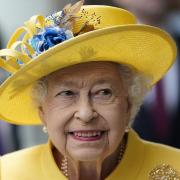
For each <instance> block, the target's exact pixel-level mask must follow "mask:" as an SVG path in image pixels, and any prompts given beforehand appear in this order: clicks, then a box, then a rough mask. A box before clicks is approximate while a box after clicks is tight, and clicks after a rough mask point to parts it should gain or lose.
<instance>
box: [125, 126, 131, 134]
mask: <svg viewBox="0 0 180 180" xmlns="http://www.w3.org/2000/svg"><path fill="white" fill-rule="evenodd" d="M130 129H131V127H130V126H129V125H128V126H126V128H125V133H128V132H129V131H130Z"/></svg>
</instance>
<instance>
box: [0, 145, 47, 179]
mask: <svg viewBox="0 0 180 180" xmlns="http://www.w3.org/2000/svg"><path fill="white" fill-rule="evenodd" d="M45 149H46V145H38V146H34V147H31V148H27V149H24V150H19V151H16V152H13V153H9V154H6V155H4V156H1V159H0V160H1V178H2V180H3V179H9V180H11V179H13V178H14V177H16V176H17V178H18V177H19V175H21V176H22V177H23V179H26V176H27V177H28V175H29V172H32V174H33V172H37V169H39V168H40V167H41V164H40V163H41V158H42V154H43V152H44V150H45ZM9 172H11V173H9Z"/></svg>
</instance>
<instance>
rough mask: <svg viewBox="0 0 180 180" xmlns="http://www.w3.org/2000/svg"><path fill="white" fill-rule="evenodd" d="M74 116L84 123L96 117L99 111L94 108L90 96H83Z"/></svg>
mask: <svg viewBox="0 0 180 180" xmlns="http://www.w3.org/2000/svg"><path fill="white" fill-rule="evenodd" d="M74 116H75V118H76V119H78V120H80V121H82V122H83V123H88V122H90V121H91V120H94V119H96V118H97V116H98V113H97V112H96V111H95V110H94V108H93V106H92V104H91V102H90V100H89V98H88V97H81V98H80V99H79V102H78V103H77V109H76V112H75V114H74Z"/></svg>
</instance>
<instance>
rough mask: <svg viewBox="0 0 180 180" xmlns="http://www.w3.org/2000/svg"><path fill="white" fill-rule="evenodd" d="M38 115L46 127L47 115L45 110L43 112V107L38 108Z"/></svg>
mask: <svg viewBox="0 0 180 180" xmlns="http://www.w3.org/2000/svg"><path fill="white" fill-rule="evenodd" d="M38 114H39V117H40V119H41V121H42V123H43V124H44V125H45V126H46V125H47V124H46V121H45V114H44V110H43V107H42V106H39V107H38Z"/></svg>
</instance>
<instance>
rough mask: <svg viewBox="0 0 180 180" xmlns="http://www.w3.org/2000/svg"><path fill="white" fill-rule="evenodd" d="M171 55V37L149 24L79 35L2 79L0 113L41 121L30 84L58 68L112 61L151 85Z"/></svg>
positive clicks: (26, 121)
mask: <svg viewBox="0 0 180 180" xmlns="http://www.w3.org/2000/svg"><path fill="white" fill-rule="evenodd" d="M175 57H176V45H175V43H174V41H173V39H172V38H171V37H170V36H169V35H168V34H167V33H166V32H164V31H162V30H160V29H159V28H155V27H152V26H147V25H124V26H122V25H120V26H115V27H111V28H104V29H100V30H95V31H92V32H88V33H85V34H83V35H79V36H77V37H75V38H72V39H70V40H68V41H64V42H63V43H61V44H59V45H56V46H54V47H53V48H51V49H49V50H47V51H46V52H44V53H42V54H41V55H39V56H38V57H36V58H34V59H33V60H32V61H31V62H29V63H28V64H26V65H25V66H24V67H22V68H21V69H20V70H19V71H18V72H17V73H15V74H14V75H13V76H11V77H10V78H9V79H8V80H7V81H5V82H4V84H3V85H2V86H1V88H0V96H1V101H0V116H1V118H3V119H4V120H6V121H8V122H10V123H14V124H21V125H38V124H41V121H40V118H39V115H38V109H37V108H36V107H35V106H34V105H33V102H32V99H31V90H32V86H33V84H34V82H35V81H36V80H37V79H40V78H41V77H43V76H45V75H48V74H49V73H51V72H54V71H56V70H58V69H61V68H64V67H67V66H70V65H74V64H78V63H85V62H89V61H112V62H116V63H120V64H126V65H129V66H131V67H133V68H135V69H136V70H137V71H139V72H142V73H144V74H145V75H148V76H150V77H151V78H152V81H151V84H150V86H152V85H154V84H155V83H156V82H157V81H158V80H159V79H161V78H162V77H163V76H164V75H165V73H166V72H167V71H168V69H169V68H170V67H171V65H172V64H173V62H174V60H175Z"/></svg>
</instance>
